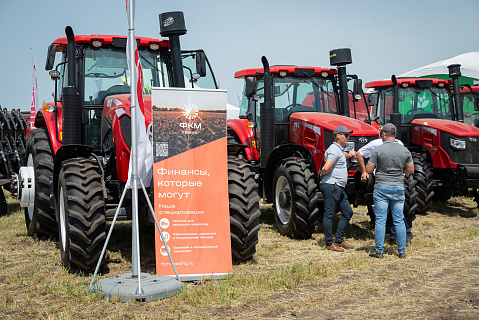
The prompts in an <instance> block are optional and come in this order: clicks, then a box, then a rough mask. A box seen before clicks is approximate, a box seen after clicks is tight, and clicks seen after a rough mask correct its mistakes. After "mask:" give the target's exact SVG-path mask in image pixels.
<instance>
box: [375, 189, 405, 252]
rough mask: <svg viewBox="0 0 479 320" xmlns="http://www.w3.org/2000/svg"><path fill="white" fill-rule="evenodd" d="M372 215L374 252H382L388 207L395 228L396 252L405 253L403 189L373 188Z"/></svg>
mask: <svg viewBox="0 0 479 320" xmlns="http://www.w3.org/2000/svg"><path fill="white" fill-rule="evenodd" d="M373 199H374V213H375V215H376V225H375V228H374V232H375V235H376V236H375V238H376V252H379V253H382V252H383V251H384V237H385V235H386V219H387V214H388V207H389V208H390V209H391V214H392V218H393V224H394V227H395V228H396V235H397V243H398V252H399V253H406V225H405V224H404V213H403V210H404V187H402V186H378V187H374V194H373Z"/></svg>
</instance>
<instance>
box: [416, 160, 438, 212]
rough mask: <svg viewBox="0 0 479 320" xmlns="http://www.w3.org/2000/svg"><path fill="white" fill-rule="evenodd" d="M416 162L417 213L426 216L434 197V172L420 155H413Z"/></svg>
mask: <svg viewBox="0 0 479 320" xmlns="http://www.w3.org/2000/svg"><path fill="white" fill-rule="evenodd" d="M412 159H413V161H414V180H416V190H417V193H418V195H417V205H418V206H417V213H419V214H426V213H427V210H428V209H429V207H430V206H431V204H432V200H433V197H434V190H433V183H432V171H431V168H430V165H429V163H428V162H427V160H426V159H424V157H423V156H422V155H420V154H418V153H415V152H413V153H412Z"/></svg>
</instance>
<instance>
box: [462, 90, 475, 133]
mask: <svg viewBox="0 0 479 320" xmlns="http://www.w3.org/2000/svg"><path fill="white" fill-rule="evenodd" d="M461 98H462V110H464V123H467V124H470V125H471V126H475V127H479V110H476V108H475V106H474V100H475V99H478V97H474V95H473V93H472V92H467V93H462V94H461Z"/></svg>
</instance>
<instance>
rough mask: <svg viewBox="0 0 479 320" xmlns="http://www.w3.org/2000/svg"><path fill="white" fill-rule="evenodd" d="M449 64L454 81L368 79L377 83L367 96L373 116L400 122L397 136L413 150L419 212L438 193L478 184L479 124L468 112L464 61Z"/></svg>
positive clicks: (445, 195)
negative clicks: (461, 66) (460, 81)
mask: <svg viewBox="0 0 479 320" xmlns="http://www.w3.org/2000/svg"><path fill="white" fill-rule="evenodd" d="M449 70H450V76H451V77H452V79H453V81H451V80H442V79H433V78H431V79H427V78H396V77H395V76H393V77H392V78H391V80H383V81H373V82H369V83H367V84H366V88H371V89H373V91H372V92H371V93H370V94H369V97H368V104H370V105H371V106H372V110H373V112H372V113H373V116H375V117H376V118H377V119H378V121H380V122H381V123H387V122H391V123H393V124H395V125H396V127H397V128H401V130H400V131H399V132H398V138H400V139H401V140H402V142H403V143H404V145H405V146H407V147H408V148H409V150H410V151H411V153H412V155H413V160H414V166H415V172H414V178H415V180H416V190H417V191H418V197H417V204H418V208H417V210H418V212H419V213H425V212H426V211H427V209H428V208H429V207H430V205H431V204H432V201H433V197H434V196H435V198H436V199H440V200H442V201H444V200H447V199H448V198H449V197H450V196H451V195H452V194H453V193H454V192H456V191H461V190H466V189H467V188H478V187H479V169H478V168H479V142H478V140H479V128H477V127H475V126H472V125H471V124H468V123H469V122H470V120H466V119H465V117H464V113H463V108H462V104H461V103H460V102H461V99H460V96H459V93H460V87H459V84H458V80H457V78H458V75H460V70H459V66H457V65H453V66H449ZM451 84H452V85H453V88H450V86H451ZM451 89H452V90H451ZM454 102H455V103H454ZM473 108H474V107H473ZM475 108H476V109H474V110H479V109H477V104H476V107H475ZM468 117H469V116H468Z"/></svg>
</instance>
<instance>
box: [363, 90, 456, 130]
mask: <svg viewBox="0 0 479 320" xmlns="http://www.w3.org/2000/svg"><path fill="white" fill-rule="evenodd" d="M372 95H379V99H378V104H377V109H376V110H377V111H376V112H377V113H376V115H377V116H378V117H379V118H380V119H381V120H383V121H385V122H389V120H390V116H391V113H392V110H393V88H392V87H391V88H388V89H386V90H380V91H376V92H373V93H372ZM398 99H399V113H400V114H401V122H402V123H407V122H411V121H412V120H414V119H421V118H434V119H446V120H451V119H452V115H451V108H450V107H451V105H450V99H449V94H448V92H447V90H446V89H445V88H439V87H432V88H417V87H412V86H411V87H406V88H403V87H400V88H399V97H398Z"/></svg>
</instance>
